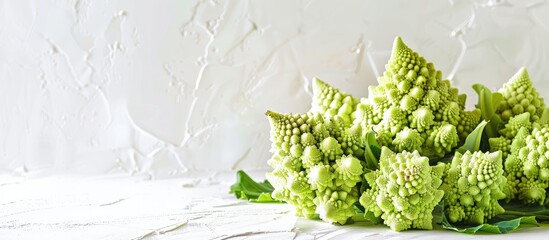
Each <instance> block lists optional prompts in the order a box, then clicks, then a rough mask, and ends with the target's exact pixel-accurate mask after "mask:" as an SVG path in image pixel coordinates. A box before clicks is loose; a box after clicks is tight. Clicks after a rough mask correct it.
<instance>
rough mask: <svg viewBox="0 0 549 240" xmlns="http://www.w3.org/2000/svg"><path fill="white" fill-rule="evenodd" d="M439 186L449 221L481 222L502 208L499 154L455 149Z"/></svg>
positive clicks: (500, 211) (501, 167) (500, 156)
mask: <svg viewBox="0 0 549 240" xmlns="http://www.w3.org/2000/svg"><path fill="white" fill-rule="evenodd" d="M443 181H444V183H443V184H442V186H441V187H440V189H441V190H443V191H444V204H445V214H447V216H448V219H449V220H450V222H452V223H456V222H462V223H467V224H482V223H485V222H486V221H487V220H489V219H491V218H492V217H494V216H495V215H497V214H501V213H503V212H504V211H505V210H504V209H503V208H502V207H501V206H500V205H499V203H498V200H500V199H503V198H505V194H504V193H503V191H502V188H503V187H502V185H504V184H505V181H506V180H505V177H504V176H503V164H502V154H501V152H500V151H497V152H493V153H488V152H487V153H483V152H480V151H477V152H473V153H471V152H469V151H467V152H465V153H464V154H461V153H459V152H456V153H455V155H454V158H453V159H452V164H451V165H450V168H449V169H448V172H447V174H446V176H445V177H444V180H443Z"/></svg>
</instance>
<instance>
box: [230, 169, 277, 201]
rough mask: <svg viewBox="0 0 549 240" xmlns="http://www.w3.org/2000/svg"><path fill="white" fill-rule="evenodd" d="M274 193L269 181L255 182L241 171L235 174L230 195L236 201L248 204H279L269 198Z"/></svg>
mask: <svg viewBox="0 0 549 240" xmlns="http://www.w3.org/2000/svg"><path fill="white" fill-rule="evenodd" d="M273 191H274V188H273V186H272V185H271V183H269V181H267V180H265V181H263V182H256V181H255V180H253V179H252V178H251V177H250V176H249V175H248V174H246V173H245V172H244V171H242V170H238V171H237V172H236V183H235V184H233V185H231V190H230V193H234V195H235V196H236V197H237V198H238V199H242V200H249V201H250V202H260V203H269V202H271V203H272V202H281V201H279V200H275V199H273V198H272V197H271V193H272V192H273Z"/></svg>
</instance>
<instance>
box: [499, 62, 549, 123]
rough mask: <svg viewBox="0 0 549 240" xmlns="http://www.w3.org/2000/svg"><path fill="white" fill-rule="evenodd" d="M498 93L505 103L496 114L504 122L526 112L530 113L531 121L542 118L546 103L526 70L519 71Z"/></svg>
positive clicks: (502, 103)
mask: <svg viewBox="0 0 549 240" xmlns="http://www.w3.org/2000/svg"><path fill="white" fill-rule="evenodd" d="M498 92H500V93H501V94H502V95H503V101H502V102H501V104H500V105H499V108H498V109H497V111H496V113H497V114H499V115H500V117H501V119H502V120H503V121H504V122H507V121H509V119H510V118H511V117H513V116H516V115H518V114H521V113H524V112H529V113H530V120H531V121H537V120H539V119H540V117H541V116H542V113H543V110H544V108H545V102H544V100H543V98H542V97H541V96H540V95H539V92H538V91H537V90H536V88H535V87H534V85H533V84H532V81H531V80H530V76H529V75H528V71H527V70H526V68H524V67H523V68H521V69H519V71H518V72H517V73H515V75H513V77H511V78H510V79H509V81H508V82H507V83H505V84H504V85H503V88H501V89H500V90H498Z"/></svg>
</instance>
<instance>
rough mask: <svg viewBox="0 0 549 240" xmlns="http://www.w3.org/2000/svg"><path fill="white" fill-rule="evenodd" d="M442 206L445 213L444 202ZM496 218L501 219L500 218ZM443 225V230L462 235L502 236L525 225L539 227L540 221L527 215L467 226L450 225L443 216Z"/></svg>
mask: <svg viewBox="0 0 549 240" xmlns="http://www.w3.org/2000/svg"><path fill="white" fill-rule="evenodd" d="M440 206H441V207H442V211H443V212H444V211H445V204H444V201H441V204H440ZM496 218H499V216H498V217H496ZM494 219H495V218H494ZM441 225H442V228H444V229H448V230H452V231H456V232H460V233H467V234H475V233H477V232H479V231H481V232H487V233H498V234H501V233H509V232H512V231H515V230H517V229H518V228H519V227H522V226H524V225H530V226H539V223H538V221H536V217H535V216H532V215H525V216H521V217H512V218H511V219H509V220H503V221H498V222H492V223H483V224H479V225H476V226H467V225H460V224H453V223H450V222H449V221H448V218H447V217H446V216H445V215H444V214H443V215H442V220H441Z"/></svg>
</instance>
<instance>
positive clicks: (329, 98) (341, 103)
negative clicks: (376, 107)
mask: <svg viewBox="0 0 549 240" xmlns="http://www.w3.org/2000/svg"><path fill="white" fill-rule="evenodd" d="M358 102H359V100H358V99H356V98H354V97H353V96H351V95H350V94H347V93H344V92H343V91H341V90H339V89H337V88H335V87H332V86H330V85H328V84H327V83H325V82H323V81H322V80H320V79H318V78H315V79H313V102H312V106H311V111H310V112H312V113H319V114H321V115H323V116H324V117H326V118H333V117H335V116H339V117H341V118H342V119H343V121H344V122H345V123H346V125H350V124H351V123H352V122H353V120H354V115H353V113H354V112H355V110H356V105H357V104H358Z"/></svg>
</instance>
